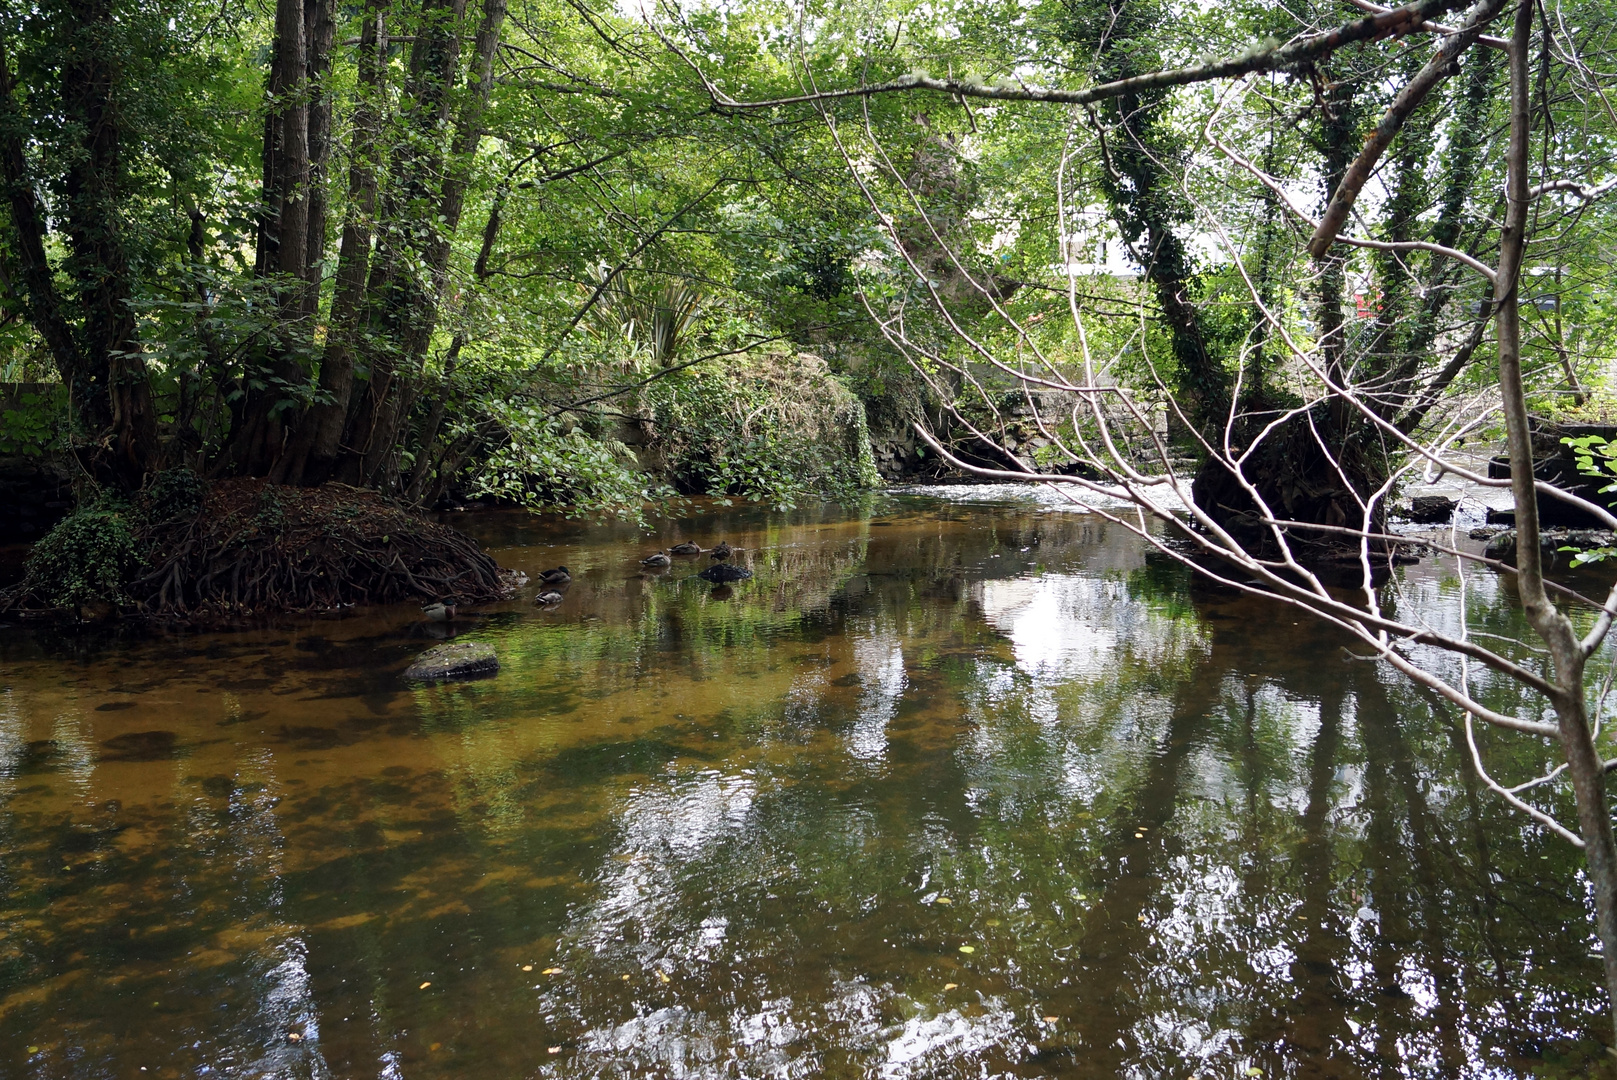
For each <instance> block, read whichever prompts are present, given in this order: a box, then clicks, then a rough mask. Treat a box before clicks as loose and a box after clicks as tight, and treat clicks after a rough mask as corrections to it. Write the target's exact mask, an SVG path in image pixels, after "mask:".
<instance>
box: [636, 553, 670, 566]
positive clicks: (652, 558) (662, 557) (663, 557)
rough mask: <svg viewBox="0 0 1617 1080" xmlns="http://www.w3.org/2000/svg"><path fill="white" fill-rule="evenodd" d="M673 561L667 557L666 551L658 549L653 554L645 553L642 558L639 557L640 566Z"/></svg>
mask: <svg viewBox="0 0 1617 1080" xmlns="http://www.w3.org/2000/svg"><path fill="white" fill-rule="evenodd" d="M673 561H674V560H673V559H670V558H669V557H668V552H666V551H659V552H657V554H655V555H647V556H646V557H645V558H644V559H641V560H640V565H641V566H667V565H668V564H669V563H671V562H673Z"/></svg>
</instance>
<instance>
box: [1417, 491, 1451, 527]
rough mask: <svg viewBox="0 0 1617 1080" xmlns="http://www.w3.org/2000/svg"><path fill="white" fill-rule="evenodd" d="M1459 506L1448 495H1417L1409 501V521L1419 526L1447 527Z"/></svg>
mask: <svg viewBox="0 0 1617 1080" xmlns="http://www.w3.org/2000/svg"><path fill="white" fill-rule="evenodd" d="M1457 505H1459V504H1458V503H1456V502H1455V501H1454V500H1453V499H1451V498H1449V497H1448V496H1447V495H1417V496H1415V497H1414V498H1413V499H1411V500H1409V520H1410V521H1413V522H1415V523H1416V524H1417V525H1447V524H1448V523H1449V522H1451V521H1453V520H1454V508H1455V507H1456V506H1457Z"/></svg>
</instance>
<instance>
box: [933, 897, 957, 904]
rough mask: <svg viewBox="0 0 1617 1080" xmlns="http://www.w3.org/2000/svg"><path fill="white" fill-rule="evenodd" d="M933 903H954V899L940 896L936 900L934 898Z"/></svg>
mask: <svg viewBox="0 0 1617 1080" xmlns="http://www.w3.org/2000/svg"><path fill="white" fill-rule="evenodd" d="M933 903H934V904H952V903H954V901H953V900H950V899H949V898H948V897H947V896H940V897H938V898H937V899H936V900H934V901H933Z"/></svg>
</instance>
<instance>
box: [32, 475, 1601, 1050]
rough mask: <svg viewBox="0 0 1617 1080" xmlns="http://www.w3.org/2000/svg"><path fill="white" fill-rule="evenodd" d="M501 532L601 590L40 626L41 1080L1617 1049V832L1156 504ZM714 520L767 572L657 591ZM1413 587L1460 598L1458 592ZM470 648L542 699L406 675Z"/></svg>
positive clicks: (740, 518) (880, 509) (1473, 600)
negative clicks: (1211, 563) (644, 561)
mask: <svg viewBox="0 0 1617 1080" xmlns="http://www.w3.org/2000/svg"><path fill="white" fill-rule="evenodd" d="M456 523H457V524H460V525H462V526H463V527H465V528H467V529H468V530H470V531H472V532H473V533H474V535H477V536H478V537H479V538H480V539H482V540H483V541H484V543H485V544H486V545H488V546H489V547H490V549H491V550H492V551H493V552H494V554H495V556H496V557H497V558H498V559H499V561H500V562H501V563H502V564H503V565H508V566H515V567H518V568H521V569H524V570H526V571H528V572H529V573H534V572H536V571H538V570H539V569H542V568H546V567H550V566H553V565H555V564H558V563H565V564H566V565H568V566H569V567H570V568H572V570H573V572H574V575H575V580H574V582H573V583H572V584H571V586H570V587H569V588H568V590H567V594H566V599H565V600H564V601H563V602H562V603H561V604H560V605H559V606H557V607H556V608H555V609H554V610H543V609H538V608H535V607H534V606H533V605H532V603H531V602H530V601H531V597H532V594H533V593H534V591H535V589H534V587H533V586H530V587H529V588H528V589H527V590H526V593H527V596H526V598H525V599H523V600H518V601H513V602H511V603H506V604H496V605H491V606H488V607H486V608H482V609H478V610H477V611H475V612H471V613H467V612H464V611H463V612H462V613H461V616H460V618H459V619H457V621H456V622H455V623H453V624H448V625H445V624H437V623H431V622H426V621H424V620H423V619H422V618H421V616H420V614H419V613H418V612H416V611H415V610H414V609H412V608H389V609H383V610H373V611H366V612H362V613H357V614H353V615H350V616H348V617H345V618H328V619H315V618H306V619H295V620H284V621H281V622H278V623H276V624H275V625H272V626H261V627H256V628H248V629H241V630H237V631H234V632H230V633H208V634H203V633H189V632H171V633H153V632H151V631H144V632H137V631H135V630H134V629H127V628H126V629H121V630H120V629H111V630H99V631H92V632H85V633H76V634H68V633H63V632H56V631H47V630H40V629H29V628H23V627H15V626H14V627H9V628H0V1076H4V1077H8V1078H12V1077H15V1078H24V1077H39V1078H56V1077H75V1078H77V1077H94V1078H100V1077H108V1078H111V1077H118V1078H134V1077H181V1076H185V1077H204V1076H206V1077H216V1076H217V1077H272V1076H273V1077H284V1078H293V1077H341V1078H349V1077H379V1078H383V1080H393V1078H410V1080H416V1078H433V1077H468V1078H469V1077H475V1078H479V1080H486V1078H506V1077H511V1078H517V1077H534V1076H556V1077H595V1076H601V1077H714V1078H718V1077H810V1076H813V1077H838V1078H841V1077H871V1078H886V1077H893V1078H899V1077H917V1078H919V1077H983V1076H1014V1077H1036V1076H1060V1077H1086V1078H1088V1077H1094V1078H1102V1077H1105V1078H1112V1077H1130V1078H1134V1077H1139V1078H1145V1077H1152V1078H1155V1077H1177V1078H1183V1077H1203V1078H1209V1080H1211V1078H1213V1077H1220V1078H1225V1077H1247V1076H1254V1077H1255V1076H1260V1075H1261V1076H1272V1077H1281V1076H1284V1077H1298V1078H1301V1077H1362V1076H1400V1077H1433V1076H1468V1077H1470V1076H1474V1077H1528V1076H1534V1077H1550V1076H1563V1075H1564V1076H1584V1075H1590V1074H1591V1070H1596V1069H1600V1068H1609V1066H1607V1065H1601V1064H1599V1063H1600V1062H1601V1061H1603V1060H1605V1059H1604V1052H1603V1050H1602V1047H1601V1045H1600V1042H1599V1038H1600V1037H1601V1036H1602V1035H1603V1034H1605V1033H1606V1032H1607V1031H1608V1030H1609V1029H1608V1028H1607V1026H1606V1024H1607V1021H1606V1020H1605V1014H1604V1004H1603V1002H1602V999H1601V995H1600V992H1599V979H1600V965H1599V962H1598V960H1597V959H1594V958H1591V955H1590V952H1591V948H1592V947H1593V935H1592V930H1591V923H1590V921H1589V918H1588V914H1587V908H1586V900H1585V890H1584V886H1583V882H1582V878H1581V876H1580V874H1579V866H1580V859H1579V856H1578V853H1577V852H1575V851H1573V850H1571V849H1570V848H1569V847H1567V845H1565V844H1564V843H1561V842H1559V841H1556V840H1553V839H1551V838H1547V837H1546V836H1545V834H1544V833H1543V832H1542V831H1541V830H1539V829H1537V828H1535V827H1532V826H1531V825H1530V824H1529V823H1528V822H1526V821H1525V820H1524V819H1523V818H1521V817H1519V816H1516V815H1513V814H1510V813H1507V812H1506V811H1505V810H1504V808H1503V807H1502V806H1501V805H1500V803H1499V801H1498V800H1497V799H1496V798H1494V797H1492V796H1490V795H1489V794H1488V793H1487V792H1486V790H1485V789H1483V788H1482V786H1481V784H1480V783H1479V782H1478V781H1477V780H1476V779H1475V778H1474V777H1473V776H1472V774H1471V773H1470V771H1469V768H1468V765H1467V758H1466V752H1465V748H1464V736H1463V729H1462V728H1461V727H1460V726H1459V722H1458V719H1457V717H1456V716H1455V715H1454V713H1453V712H1452V710H1449V709H1446V708H1444V707H1442V706H1440V705H1438V704H1437V703H1436V702H1435V701H1434V700H1433V698H1432V697H1431V696H1430V695H1428V694H1424V693H1422V692H1419V691H1417V690H1416V689H1414V688H1413V687H1412V686H1411V685H1410V684H1408V683H1407V682H1406V681H1404V680H1402V679H1400V678H1399V677H1397V676H1396V675H1395V674H1394V673H1392V672H1390V671H1389V670H1388V669H1387V668H1386V667H1385V666H1384V665H1378V664H1375V663H1371V662H1364V661H1354V660H1352V659H1350V658H1349V657H1348V655H1347V654H1346V653H1345V651H1344V649H1343V647H1342V646H1343V644H1344V640H1343V638H1342V637H1341V636H1340V635H1339V634H1337V633H1336V632H1334V631H1331V630H1328V629H1326V628H1322V627H1320V626H1318V625H1315V624H1313V623H1310V622H1309V621H1307V620H1306V619H1304V618H1303V617H1302V616H1298V615H1295V614H1292V613H1290V612H1288V611H1286V610H1285V609H1282V608H1280V607H1278V606H1277V605H1275V604H1273V603H1270V602H1267V601H1264V600H1261V599H1252V598H1249V597H1244V596H1241V595H1237V594H1234V593H1227V592H1219V591H1214V590H1211V589H1208V588H1207V587H1205V586H1200V585H1197V584H1195V583H1193V582H1192V581H1191V580H1190V577H1189V575H1188V574H1187V573H1186V572H1185V571H1184V570H1182V569H1181V568H1179V567H1177V566H1176V565H1174V564H1173V563H1171V562H1169V561H1166V560H1164V559H1162V558H1160V557H1157V556H1154V555H1152V554H1150V553H1149V551H1148V545H1146V544H1145V543H1143V542H1142V541H1141V540H1140V539H1139V538H1138V537H1136V536H1133V535H1131V534H1130V533H1129V532H1128V531H1126V530H1125V529H1122V528H1121V527H1118V526H1115V525H1111V524H1108V523H1107V522H1106V521H1104V520H1102V519H1100V518H1098V517H1095V516H1092V515H1087V514H1081V513H1072V512H1067V511H1064V510H1063V509H1061V508H1059V507H1057V506H1055V505H1051V504H1048V503H1045V502H1041V501H1039V500H1038V499H1036V498H1033V497H1030V496H1020V497H1019V496H1017V495H1015V494H1014V493H1007V492H1003V491H1001V492H992V491H990V492H987V493H984V492H983V491H980V490H979V491H975V492H973V493H972V498H971V501H963V500H961V499H958V498H949V497H946V496H941V495H938V494H932V495H884V496H880V497H877V498H876V499H875V500H874V501H873V502H872V503H871V504H870V505H869V506H868V507H865V508H863V509H857V510H843V509H838V508H835V507H829V506H826V507H816V508H811V509H804V510H799V511H794V512H791V513H769V512H765V511H762V510H758V509H753V508H749V507H743V506H734V507H726V506H721V505H717V504H713V503H701V504H698V505H696V506H695V507H694V508H693V509H692V511H691V513H690V515H689V516H687V517H685V518H683V519H680V520H678V521H672V522H665V523H662V527H661V528H660V529H659V531H658V533H657V536H656V539H655V540H654V541H653V540H648V539H647V538H646V537H643V536H641V535H638V534H637V533H636V532H635V531H634V530H633V529H632V528H631V527H629V526H627V525H619V524H612V523H599V522H569V521H563V520H553V519H549V520H547V519H540V518H535V517H529V516H526V515H521V514H516V513H506V512H486V513H480V514H466V515H459V516H458V517H457V522H456ZM686 538H690V539H695V540H696V541H698V542H699V543H701V544H702V545H703V546H709V545H711V544H712V543H714V542H716V541H717V540H719V539H726V540H728V541H730V542H731V543H732V544H735V545H737V546H739V547H741V548H743V549H745V558H746V560H747V562H748V564H749V565H750V566H751V567H752V568H753V569H754V570H755V571H756V576H755V577H754V578H753V579H752V580H751V581H748V582H744V583H742V584H740V585H737V586H735V587H734V588H733V589H731V590H729V592H728V594H726V593H724V592H720V593H717V594H716V593H715V591H714V590H713V589H712V588H711V587H709V586H707V585H706V584H705V583H704V582H702V581H700V580H699V579H696V578H695V577H694V576H693V575H694V572H695V570H696V569H697V568H699V567H700V566H702V565H705V564H706V561H707V560H706V558H705V557H701V558H698V559H695V560H685V561H679V562H676V565H675V566H674V567H673V568H672V569H671V570H670V571H668V572H667V573H665V574H662V575H654V576H644V575H642V574H641V573H640V571H639V567H638V565H637V561H638V558H639V557H640V556H641V555H643V554H645V553H647V552H649V551H652V550H655V549H656V548H657V547H662V546H666V545H668V544H671V543H674V542H676V541H678V540H681V539H686ZM1469 587H1470V593H1469V595H1468V601H1469V603H1470V604H1471V607H1472V615H1473V618H1474V619H1476V620H1478V621H1479V624H1489V626H1491V628H1492V629H1494V630H1495V631H1496V632H1502V633H1503V632H1511V631H1512V630H1513V629H1514V628H1516V627H1517V624H1516V623H1515V621H1514V620H1515V616H1514V614H1513V610H1512V608H1511V605H1510V603H1509V597H1508V595H1507V593H1506V592H1505V589H1504V587H1503V586H1502V585H1501V583H1500V582H1499V581H1498V580H1497V579H1496V578H1494V577H1493V576H1491V575H1486V574H1485V575H1483V576H1481V577H1476V578H1473V579H1472V580H1471V581H1470V582H1469ZM1397 588H1398V589H1399V590H1400V594H1399V595H1398V596H1397V597H1395V598H1391V599H1390V600H1389V602H1392V603H1396V604H1399V605H1404V606H1403V607H1402V608H1401V610H1408V609H1409V607H1410V606H1414V607H1416V608H1419V609H1421V610H1422V611H1424V612H1426V613H1427V614H1428V615H1429V616H1430V617H1432V618H1434V619H1437V620H1443V619H1449V620H1452V619H1453V618H1454V617H1455V611H1456V605H1457V601H1458V597H1459V592H1460V585H1459V582H1458V581H1457V580H1455V579H1454V577H1453V576H1452V572H1451V571H1449V570H1446V569H1445V568H1443V567H1439V566H1436V565H1434V564H1431V563H1425V564H1422V565H1420V566H1416V567H1411V568H1407V569H1405V570H1403V571H1402V572H1401V573H1400V575H1399V577H1398V579H1397ZM447 635H456V636H460V637H462V638H465V639H469V640H475V641H484V642H488V643H490V644H492V645H494V646H495V648H496V649H497V650H498V652H499V656H500V661H501V664H502V670H501V671H500V673H499V675H498V676H497V677H495V678H492V679H488V680H484V681H479V682H472V683H465V684H458V685H443V686H436V687H412V686H410V685H407V684H405V683H404V682H403V681H402V679H401V677H400V672H401V671H402V669H403V667H404V666H405V665H406V664H407V663H408V662H409V660H410V659H411V658H412V657H413V656H414V655H416V654H418V653H419V652H421V651H422V650H424V649H425V648H427V647H428V646H430V645H432V644H433V643H434V642H435V641H436V640H438V639H439V638H441V637H444V636H447ZM1433 662H1434V663H1446V661H1443V660H1441V659H1440V658H1435V659H1434V660H1433ZM1480 692H1482V693H1484V694H1486V695H1487V697H1488V700H1489V701H1490V703H1494V704H1496V705H1498V706H1502V707H1509V706H1512V705H1513V704H1515V698H1514V694H1515V691H1513V690H1512V689H1511V688H1510V687H1508V686H1505V685H1496V686H1488V685H1484V686H1483V687H1482V689H1481V691H1480ZM1487 743H1488V753H1489V758H1490V762H1491V763H1492V765H1493V766H1494V767H1495V768H1496V769H1498V770H1499V771H1500V772H1501V774H1502V775H1510V776H1512V777H1515V778H1526V777H1527V776H1529V775H1531V771H1530V770H1531V769H1533V768H1534V767H1535V766H1537V765H1539V764H1541V763H1542V762H1543V761H1545V760H1548V757H1547V755H1548V750H1547V749H1546V748H1544V747H1541V746H1535V745H1525V746H1524V745H1523V741H1522V740H1516V741H1510V740H1505V739H1496V740H1487ZM1602 1075H1603V1074H1602Z"/></svg>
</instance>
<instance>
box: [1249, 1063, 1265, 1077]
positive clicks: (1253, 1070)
mask: <svg viewBox="0 0 1617 1080" xmlns="http://www.w3.org/2000/svg"><path fill="white" fill-rule="evenodd" d="M1246 1074H1247V1075H1248V1076H1262V1075H1263V1070H1262V1069H1260V1068H1258V1067H1257V1066H1256V1065H1253V1066H1251V1067H1249V1068H1248V1069H1247V1070H1246Z"/></svg>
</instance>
